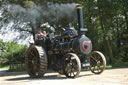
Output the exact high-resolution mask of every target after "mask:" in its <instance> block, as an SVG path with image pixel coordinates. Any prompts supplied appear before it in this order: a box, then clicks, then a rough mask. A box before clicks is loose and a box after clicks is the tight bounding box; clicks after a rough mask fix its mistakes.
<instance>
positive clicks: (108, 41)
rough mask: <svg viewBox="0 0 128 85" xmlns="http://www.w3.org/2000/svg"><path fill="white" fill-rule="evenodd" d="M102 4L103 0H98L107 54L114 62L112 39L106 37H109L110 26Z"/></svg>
mask: <svg viewBox="0 0 128 85" xmlns="http://www.w3.org/2000/svg"><path fill="white" fill-rule="evenodd" d="M101 4H103V3H102V1H100V0H98V3H97V5H98V11H99V19H100V25H101V29H102V31H103V43H104V50H105V54H106V57H107V56H108V58H109V59H108V60H109V63H111V64H113V62H114V58H113V52H112V48H111V44H110V40H109V39H106V37H107V32H108V29H109V28H108V26H107V20H106V19H107V18H106V16H104V15H103V14H106V13H104V12H105V10H104V9H103V8H102V7H101Z"/></svg>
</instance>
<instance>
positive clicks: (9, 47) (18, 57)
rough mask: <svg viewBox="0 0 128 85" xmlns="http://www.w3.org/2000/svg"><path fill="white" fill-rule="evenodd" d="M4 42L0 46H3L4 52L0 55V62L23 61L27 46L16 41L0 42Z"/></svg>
mask: <svg viewBox="0 0 128 85" xmlns="http://www.w3.org/2000/svg"><path fill="white" fill-rule="evenodd" d="M2 43H3V44H4V45H3V46H0V47H1V48H3V47H5V48H4V52H2V53H1V55H0V64H9V63H15V62H19V63H24V56H25V53H26V49H27V47H26V46H24V45H18V44H17V43H13V42H2V41H1V42H0V44H2ZM0 51H3V49H0Z"/></svg>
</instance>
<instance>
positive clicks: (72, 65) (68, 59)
mask: <svg viewBox="0 0 128 85" xmlns="http://www.w3.org/2000/svg"><path fill="white" fill-rule="evenodd" d="M63 62H64V63H63V71H64V74H65V75H66V77H68V78H75V77H77V76H78V75H79V73H80V71H81V63H80V59H79V57H78V56H77V55H76V54H74V53H68V54H67V55H65V56H64V61H63Z"/></svg>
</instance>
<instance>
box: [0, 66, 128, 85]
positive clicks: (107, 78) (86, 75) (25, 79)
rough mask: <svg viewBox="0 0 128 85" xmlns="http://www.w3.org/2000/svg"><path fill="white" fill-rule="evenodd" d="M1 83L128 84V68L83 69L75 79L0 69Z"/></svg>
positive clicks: (8, 84) (38, 84) (23, 84)
mask: <svg viewBox="0 0 128 85" xmlns="http://www.w3.org/2000/svg"><path fill="white" fill-rule="evenodd" d="M0 85H128V68H118V69H107V70H105V71H104V72H103V73H102V74H100V75H95V74H93V73H91V72H90V71H81V73H80V75H79V77H78V78H75V79H69V78H66V77H65V76H64V75H59V74H58V73H56V72H48V73H46V74H45V76H44V77H43V78H38V79H37V78H35V79H34V78H33V79H32V78H29V76H28V74H27V73H25V72H5V70H0Z"/></svg>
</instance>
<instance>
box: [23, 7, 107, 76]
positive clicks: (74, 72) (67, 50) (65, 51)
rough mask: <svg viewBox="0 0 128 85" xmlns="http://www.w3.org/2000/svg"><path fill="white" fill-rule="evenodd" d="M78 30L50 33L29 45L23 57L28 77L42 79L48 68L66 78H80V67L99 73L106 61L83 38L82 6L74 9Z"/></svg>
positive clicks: (69, 29)
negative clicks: (56, 33) (59, 33)
mask: <svg viewBox="0 0 128 85" xmlns="http://www.w3.org/2000/svg"><path fill="white" fill-rule="evenodd" d="M76 9H77V14H78V23H79V31H78V33H77V31H76V30H75V29H72V28H67V29H65V31H64V32H63V33H62V35H61V36H59V35H54V34H49V35H48V36H47V38H46V37H43V39H42V38H41V39H40V40H38V41H36V43H35V44H34V45H31V46H30V47H29V48H28V50H27V53H26V56H25V63H26V68H27V72H28V74H29V75H30V77H42V76H43V75H44V74H45V73H46V71H47V68H48V67H51V68H53V69H54V70H55V71H57V72H58V73H60V74H64V75H65V76H66V77H68V78H75V77H77V76H78V75H79V73H80V71H81V67H83V66H84V67H88V68H89V69H90V71H91V72H93V73H95V74H100V73H102V72H103V71H104V69H105V66H106V59H105V57H104V55H103V54H102V53H101V52H99V51H93V52H91V51H92V43H91V40H90V39H89V38H88V37H86V36H85V32H86V31H87V29H85V28H84V25H83V7H82V6H81V5H78V6H76Z"/></svg>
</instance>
